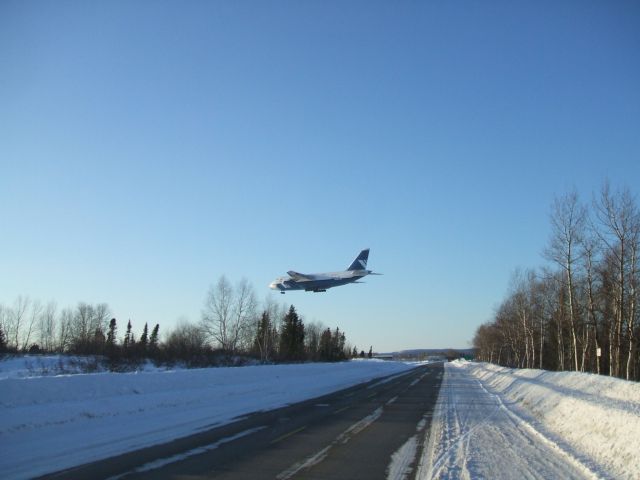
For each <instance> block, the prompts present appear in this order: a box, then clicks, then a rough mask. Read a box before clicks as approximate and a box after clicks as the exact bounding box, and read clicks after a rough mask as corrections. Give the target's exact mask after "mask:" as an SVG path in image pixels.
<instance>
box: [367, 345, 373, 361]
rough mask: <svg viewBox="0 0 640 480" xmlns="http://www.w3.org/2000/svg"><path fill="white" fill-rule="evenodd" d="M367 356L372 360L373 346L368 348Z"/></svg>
mask: <svg viewBox="0 0 640 480" xmlns="http://www.w3.org/2000/svg"><path fill="white" fill-rule="evenodd" d="M367 356H368V357H369V358H373V345H372V346H370V347H369V354H368V355H367Z"/></svg>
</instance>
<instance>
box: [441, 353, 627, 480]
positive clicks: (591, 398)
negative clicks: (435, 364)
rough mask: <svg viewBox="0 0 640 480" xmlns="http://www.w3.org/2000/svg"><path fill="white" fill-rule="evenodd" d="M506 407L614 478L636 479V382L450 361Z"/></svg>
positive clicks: (580, 374) (451, 365)
mask: <svg viewBox="0 0 640 480" xmlns="http://www.w3.org/2000/svg"><path fill="white" fill-rule="evenodd" d="M455 368H459V369H464V370H465V371H466V372H468V373H469V374H470V375H472V376H473V377H475V378H476V379H477V380H478V381H479V382H480V383H481V385H482V386H483V387H484V388H486V390H487V391H489V392H490V393H492V394H495V395H498V396H499V397H500V399H501V402H502V403H504V404H505V405H512V406H513V407H512V406H509V408H517V409H519V410H521V411H524V412H525V414H528V415H530V416H531V417H533V419H535V421H536V422H538V423H539V424H540V426H541V429H542V430H543V431H548V432H551V434H552V436H555V437H557V438H560V439H562V440H563V441H564V442H566V444H567V445H568V446H569V447H570V448H571V449H574V450H575V451H576V452H578V454H579V456H582V457H585V458H590V459H593V460H594V461H595V462H596V463H597V464H599V465H601V466H602V467H604V470H605V472H606V473H608V474H611V475H612V476H614V477H616V478H634V479H635V478H640V458H639V457H638V455H639V453H640V384H638V383H635V382H628V381H625V380H620V379H616V378H610V377H605V376H602V375H593V374H586V373H574V372H547V371H543V370H533V369H524V370H514V369H508V368H503V367H498V366H496V365H492V364H486V363H471V362H452V363H451V364H449V365H447V369H448V370H447V371H448V372H449V371H451V369H455Z"/></svg>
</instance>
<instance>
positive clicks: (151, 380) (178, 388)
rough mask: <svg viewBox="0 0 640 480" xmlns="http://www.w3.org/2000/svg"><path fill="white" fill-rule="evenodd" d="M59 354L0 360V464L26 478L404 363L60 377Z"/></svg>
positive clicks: (68, 365)
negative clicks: (56, 355) (55, 355)
mask: <svg viewBox="0 0 640 480" xmlns="http://www.w3.org/2000/svg"><path fill="white" fill-rule="evenodd" d="M84 361H86V362H89V363H90V364H91V363H92V361H91V359H86V358H85V359H83V358H76V359H75V360H74V361H72V362H69V361H68V360H67V359H65V360H61V359H60V358H59V357H16V358H13V359H8V360H4V361H0V412H1V415H0V452H2V454H1V455H0V471H1V472H2V478H3V479H12V478H27V477H33V476H36V475H40V474H44V473H47V472H53V471H56V470H60V469H64V468H68V467H71V466H74V465H80V464H83V463H86V462H90V461H92V460H98V459H100V458H107V457H110V456H113V455H117V454H120V453H123V452H127V451H131V450H135V449H138V448H142V447H146V446H149V445H153V444H156V443H161V442H165V441H169V440H172V439H174V438H178V437H181V436H185V435H189V434H192V433H195V432H197V431H199V430H203V429H207V428H211V427H212V426H215V425H220V424H223V423H226V422H229V421H231V420H232V419H233V418H235V417H238V416H242V415H245V414H247V413H250V412H254V411H259V410H268V409H273V408H277V407H280V406H283V405H286V404H290V403H295V402H299V401H302V400H305V399H308V398H313V397H317V396H320V395H323V394H326V393H330V392H332V391H335V390H339V389H342V388H347V387H349V386H352V385H355V384H358V383H361V382H365V381H369V380H371V379H374V378H377V377H381V376H385V375H391V374H395V373H400V372H403V371H406V370H408V369H410V368H412V367H413V365H410V364H406V363H402V362H387V361H376V360H365V361H351V362H343V363H317V364H298V365H269V366H249V367H234V368H207V369H194V370H182V369H179V370H158V369H155V368H153V367H152V366H149V365H148V366H146V367H145V369H144V371H141V372H136V373H109V372H98V373H92V374H75V375H69V374H65V375H59V374H58V373H59V372H61V371H73V370H74V369H76V367H77V366H78V364H79V363H82V362H84Z"/></svg>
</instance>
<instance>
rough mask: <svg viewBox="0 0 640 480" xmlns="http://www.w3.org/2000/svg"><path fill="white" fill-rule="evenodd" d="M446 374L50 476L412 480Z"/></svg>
mask: <svg viewBox="0 0 640 480" xmlns="http://www.w3.org/2000/svg"><path fill="white" fill-rule="evenodd" d="M442 372H443V365H442V363H437V364H430V365H424V366H420V367H418V368H415V369H413V370H411V371H409V372H406V373H403V374H400V375H392V376H390V377H385V378H382V379H376V380H373V381H371V382H368V383H365V384H361V385H358V386H355V387H351V388H348V389H346V390H341V391H339V392H334V393H332V394H329V395H325V396H323V397H318V398H314V399H312V400H308V401H305V402H301V403H297V404H294V405H291V406H288V407H283V408H279V409H276V410H271V411H268V412H259V413H254V414H251V415H249V416H247V417H243V418H239V419H237V420H236V421H234V422H233V423H230V424H228V425H225V426H222V427H218V428H213V429H209V430H206V431H203V432H201V433H198V434H195V435H192V436H189V437H185V438H181V439H178V440H175V441H172V442H169V443H166V444H162V445H157V446H154V447H150V448H145V449H142V450H138V451H136V452H131V453H128V454H125V455H120V456H117V457H113V458H110V459H106V460H102V461H99V462H95V463H91V464H87V465H83V466H80V467H76V468H72V469H69V470H65V471H62V472H58V473H56V474H52V475H49V476H47V477H46V478H56V479H97V478H110V479H114V480H115V479H125V478H126V479H172V480H177V479H184V480H187V479H189V480H195V479H208V478H215V479H225V480H227V479H228V480H231V479H263V478H264V479H267V478H268V479H278V480H288V479H290V478H304V479H358V478H362V479H367V480H372V479H387V478H398V479H399V478H408V479H410V478H413V476H414V475H415V471H416V468H415V467H416V464H417V462H418V459H419V458H420V454H421V452H422V448H423V443H424V438H425V434H426V433H427V432H428V429H429V428H430V425H431V415H432V412H433V409H434V407H435V403H436V400H437V398H438V391H439V389H440V383H441V379H442ZM309 381H310V382H312V381H313V378H310V379H309Z"/></svg>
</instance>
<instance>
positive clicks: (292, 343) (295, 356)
mask: <svg viewBox="0 0 640 480" xmlns="http://www.w3.org/2000/svg"><path fill="white" fill-rule="evenodd" d="M280 357H281V358H282V359H283V360H302V359H304V324H303V323H302V320H300V317H298V313H297V312H296V309H295V307H294V306H293V305H291V307H289V311H288V312H287V314H286V315H285V317H284V322H283V325H282V333H281V334H280Z"/></svg>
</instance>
